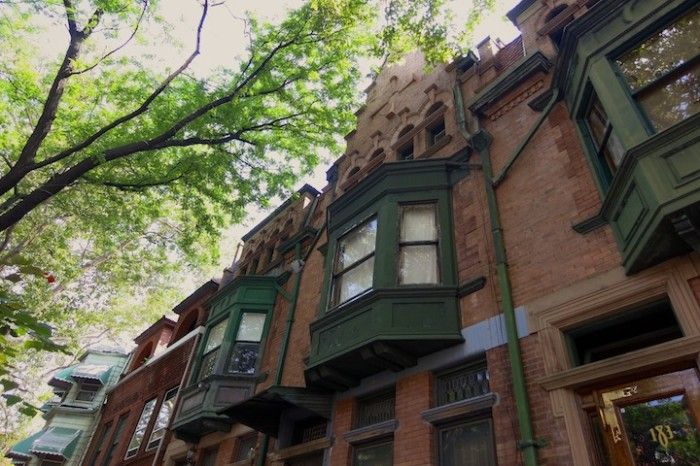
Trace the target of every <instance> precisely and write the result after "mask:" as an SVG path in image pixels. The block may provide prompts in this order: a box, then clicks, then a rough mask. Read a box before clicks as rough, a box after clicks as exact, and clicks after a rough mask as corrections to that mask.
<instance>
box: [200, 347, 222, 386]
mask: <svg viewBox="0 0 700 466" xmlns="http://www.w3.org/2000/svg"><path fill="white" fill-rule="evenodd" d="M218 355H219V350H218V349H216V350H214V351H212V352H211V353H209V354H207V355H206V356H204V357H203V358H202V366H201V368H200V369H199V380H202V379H203V378H204V377H207V376H210V375H211V374H213V373H214V368H215V367H216V357H217V356H218Z"/></svg>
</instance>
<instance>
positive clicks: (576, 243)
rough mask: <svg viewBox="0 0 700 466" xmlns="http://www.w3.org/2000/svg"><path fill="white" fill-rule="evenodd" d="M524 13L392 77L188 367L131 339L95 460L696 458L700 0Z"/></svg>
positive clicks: (201, 305) (227, 282) (274, 229)
mask: <svg viewBox="0 0 700 466" xmlns="http://www.w3.org/2000/svg"><path fill="white" fill-rule="evenodd" d="M509 18H510V19H511V20H512V21H513V23H514V24H515V25H516V26H517V27H518V28H519V29H520V31H521V36H519V37H518V38H517V39H515V40H514V41H512V42H511V43H508V44H503V43H502V42H500V41H498V40H492V39H491V38H487V39H485V40H484V41H482V42H481V43H480V44H479V45H478V47H477V50H476V51H475V52H473V53H468V54H467V55H466V56H463V57H460V58H459V59H457V60H455V61H453V62H452V63H449V64H445V65H438V66H436V67H434V68H433V69H432V70H431V71H426V69H425V66H424V63H423V61H422V59H421V57H420V56H419V55H417V54H413V55H409V56H408V57H407V58H406V59H405V60H404V61H403V62H402V63H399V64H396V65H393V66H390V67H387V68H386V69H384V70H383V71H382V73H381V74H380V75H379V76H377V77H376V79H375V80H374V82H373V84H372V85H371V86H370V87H369V88H368V89H367V91H366V94H367V100H366V104H365V105H364V106H363V107H362V108H360V109H359V110H358V111H357V127H356V129H355V130H354V131H353V132H351V133H350V134H348V135H347V136H346V141H347V148H346V151H345V153H344V154H343V155H342V156H341V157H340V158H339V159H338V160H337V161H336V162H335V163H334V164H333V165H332V166H331V167H330V169H329V170H328V172H327V180H328V184H327V186H326V187H324V188H323V189H322V190H321V191H317V190H316V189H314V188H312V187H310V186H304V187H302V188H301V189H300V190H299V191H298V192H297V193H296V194H295V195H294V196H292V197H291V198H290V199H289V200H287V201H286V202H285V203H283V204H282V205H281V206H280V207H279V208H277V209H276V210H275V211H274V212H272V213H271V214H270V215H269V216H268V217H267V218H266V219H265V220H263V221H262V222H261V223H260V224H258V225H257V226H256V227H255V228H253V230H251V231H250V232H249V233H248V234H247V235H246V236H245V237H244V238H243V240H244V246H243V248H242V251H241V254H240V257H236V260H235V262H234V264H233V266H232V267H231V268H230V269H228V270H226V271H225V273H224V276H223V277H222V279H221V281H220V282H218V283H216V284H212V285H210V290H209V292H208V293H203V294H200V295H198V296H199V297H198V298H197V299H196V301H197V304H196V305H194V304H193V305H192V306H193V308H197V309H198V311H197V312H198V314H197V315H198V317H197V318H195V319H193V320H192V318H190V320H189V321H188V322H189V324H188V325H191V326H192V327H191V330H189V332H190V333H188V334H187V335H191V334H192V333H194V334H196V335H198V336H197V337H196V338H193V339H191V340H190V341H191V343H188V344H187V346H185V344H184V343H183V344H181V346H180V348H183V349H182V350H180V353H178V356H172V357H173V360H170V359H165V358H166V357H167V355H168V354H171V355H173V354H175V351H176V350H177V348H176V349H173V350H171V352H170V353H167V351H168V350H166V351H165V352H163V353H162V354H163V356H161V357H160V360H161V362H162V364H163V365H164V366H169V365H170V366H173V367H170V368H165V367H163V369H162V372H158V374H161V375H156V374H155V373H154V371H155V372H157V371H160V370H161V369H158V370H156V369H155V367H156V365H157V364H159V363H158V361H157V359H148V358H149V354H150V353H148V351H145V350H144V351H145V352H144V355H143V357H141V356H139V357H137V358H136V359H134V360H132V365H133V364H142V366H141V367H138V368H135V367H132V369H131V370H132V372H131V373H127V375H126V376H124V377H123V378H122V381H121V382H120V383H119V384H118V385H116V386H115V387H114V388H113V389H112V390H111V392H110V396H109V400H108V402H107V403H106V404H105V406H104V407H103V412H102V421H101V426H102V430H99V429H98V431H97V434H96V435H95V437H94V441H93V442H92V444H91V446H90V450H89V452H88V456H87V458H86V461H85V463H84V464H85V465H103V466H110V465H116V464H139V465H140V464H153V465H156V464H164V465H169V466H170V465H178V466H179V465H185V464H196V465H206V466H210V465H212V466H213V465H235V466H243V465H256V466H264V465H268V466H273V465H274V466H312V465H313V466H315V465H324V466H328V465H330V466H370V465H371V466H385V465H396V466H453V465H460V466H469V465H479V466H492V465H501V466H505V465H508V466H510V465H520V464H523V465H527V466H534V465H548V466H554V465H576V466H584V465H585V466H587V465H595V466H632V465H635V466H647V465H661V464H674V465H697V464H699V463H698V461H699V460H698V458H700V446H699V445H700V442H699V441H700V438H699V437H698V432H697V427H698V422H699V421H700V379H699V377H698V361H700V359H699V358H698V356H699V355H700V354H699V353H700V255H699V253H700V231H699V230H698V226H699V225H700V112H698V109H700V35H699V34H698V30H699V25H700V9H699V7H698V4H697V2H696V1H689V0H629V1H623V0H599V1H593V0H571V1H561V0H523V1H522V2H520V3H519V4H518V5H517V6H516V7H515V8H514V9H513V10H512V11H511V12H510V13H509ZM212 283H213V282H212ZM195 295H197V292H195ZM204 295H206V297H205V296H204ZM193 296H194V295H193ZM188 299H190V298H188ZM186 301H187V300H186ZM182 319H183V314H181V315H180V320H182ZM179 325H181V324H180V321H178V323H177V324H174V323H172V322H169V321H162V322H159V323H157V324H156V326H155V327H152V328H151V329H149V330H147V331H146V332H145V333H144V334H143V335H142V336H140V337H139V338H138V339H137V340H139V341H137V343H139V345H140V347H143V348H145V347H146V346H143V345H146V342H151V343H152V347H155V346H157V345H158V343H157V342H162V341H165V339H164V338H165V337H164V336H163V335H165V333H172V334H173V335H175V334H177V333H178V330H177V329H178V326H179ZM187 328H188V329H189V328H190V327H187ZM180 338H184V337H180ZM168 341H169V343H168V344H169V345H170V348H173V347H175V345H177V344H178V343H177V341H179V340H177V339H172V338H171V340H168ZM173 341H174V342H175V343H173ZM185 347H186V348H188V349H187V350H185V349H184V348H185ZM149 351H150V350H149ZM137 353H138V351H137ZM138 354H140V353H138ZM139 361H141V362H139ZM144 361H145V363H144ZM154 380H160V381H159V382H154ZM164 380H167V382H168V383H165V382H164ZM122 386H123V388H122ZM127 386H128V387H127ZM156 386H158V389H157V390H156V388H155V387H156ZM163 406H166V407H167V408H166V409H164V408H163ZM122 419H126V420H123V421H122ZM155 433H157V435H156V434H155ZM154 435H156V437H154ZM154 439H155V440H154ZM156 445H157V446H156ZM151 452H153V453H151Z"/></svg>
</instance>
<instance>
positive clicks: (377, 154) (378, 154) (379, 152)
mask: <svg viewBox="0 0 700 466" xmlns="http://www.w3.org/2000/svg"><path fill="white" fill-rule="evenodd" d="M382 154H384V149H382V148H379V149H377V150H375V151H374V152H372V155H371V156H370V158H369V159H370V160H372V159H376V158H377V157H381V156H382Z"/></svg>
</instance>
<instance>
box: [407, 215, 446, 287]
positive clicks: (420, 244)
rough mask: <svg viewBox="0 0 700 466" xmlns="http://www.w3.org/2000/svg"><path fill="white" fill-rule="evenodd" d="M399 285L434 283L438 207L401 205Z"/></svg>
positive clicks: (436, 272) (438, 279) (438, 278)
mask: <svg viewBox="0 0 700 466" xmlns="http://www.w3.org/2000/svg"><path fill="white" fill-rule="evenodd" d="M400 209H401V216H400V223H401V226H400V229H401V233H400V235H399V236H400V238H399V270H398V277H399V284H401V285H417V284H435V283H438V282H439V281H440V277H439V272H438V225H437V219H436V212H435V204H418V205H405V206H401V208H400Z"/></svg>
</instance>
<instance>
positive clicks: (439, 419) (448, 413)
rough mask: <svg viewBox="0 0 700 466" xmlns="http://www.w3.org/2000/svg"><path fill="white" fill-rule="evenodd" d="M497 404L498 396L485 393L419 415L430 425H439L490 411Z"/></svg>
mask: <svg viewBox="0 0 700 466" xmlns="http://www.w3.org/2000/svg"><path fill="white" fill-rule="evenodd" d="M497 402H498V396H497V395H496V394H495V393H487V394H486V395H482V396H477V397H475V398H469V399H468V400H461V401H455V402H454V403H450V404H447V405H444V406H438V407H437V408H431V409H428V410H425V411H423V412H422V413H421V417H422V418H423V420H425V421H427V422H429V423H431V424H439V423H443V422H449V421H454V420H455V419H459V418H462V417H465V416H471V415H474V414H480V413H483V412H484V411H487V410H489V409H491V407H492V406H494V405H495V404H496V403H497Z"/></svg>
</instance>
